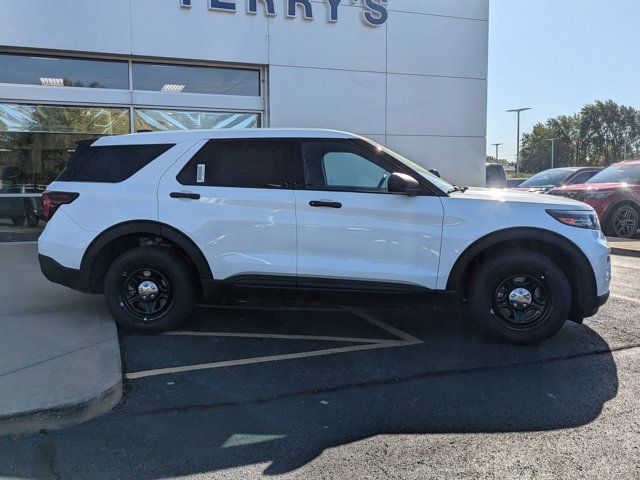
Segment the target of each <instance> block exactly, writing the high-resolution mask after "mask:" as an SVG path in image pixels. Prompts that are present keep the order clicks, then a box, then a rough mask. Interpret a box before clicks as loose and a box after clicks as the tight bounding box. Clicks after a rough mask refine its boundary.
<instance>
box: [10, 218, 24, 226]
mask: <svg viewBox="0 0 640 480" xmlns="http://www.w3.org/2000/svg"><path fill="white" fill-rule="evenodd" d="M11 222H12V223H13V225H14V226H16V227H22V226H23V225H24V222H25V218H24V216H19V217H11Z"/></svg>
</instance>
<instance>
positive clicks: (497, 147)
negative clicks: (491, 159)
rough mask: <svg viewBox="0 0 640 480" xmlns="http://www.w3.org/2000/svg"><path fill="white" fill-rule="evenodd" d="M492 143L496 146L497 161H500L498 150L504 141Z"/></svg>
mask: <svg viewBox="0 0 640 480" xmlns="http://www.w3.org/2000/svg"><path fill="white" fill-rule="evenodd" d="M491 145H493V146H494V147H496V163H498V160H500V157H499V156H498V151H499V148H500V145H502V143H492V144H491Z"/></svg>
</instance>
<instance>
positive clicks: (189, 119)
mask: <svg viewBox="0 0 640 480" xmlns="http://www.w3.org/2000/svg"><path fill="white" fill-rule="evenodd" d="M134 118H135V130H136V132H139V131H142V130H153V131H163V130H194V129H212V128H257V127H259V126H260V115H259V114H257V113H228V112H201V111H185V110H156V109H148V108H138V109H136V110H135V113H134Z"/></svg>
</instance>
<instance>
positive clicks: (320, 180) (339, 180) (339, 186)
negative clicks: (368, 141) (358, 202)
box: [302, 143, 391, 193]
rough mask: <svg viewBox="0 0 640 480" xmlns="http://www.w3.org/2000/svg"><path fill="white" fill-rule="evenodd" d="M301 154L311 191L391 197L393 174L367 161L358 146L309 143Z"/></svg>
mask: <svg viewBox="0 0 640 480" xmlns="http://www.w3.org/2000/svg"><path fill="white" fill-rule="evenodd" d="M302 154H303V161H304V167H305V177H306V181H307V188H309V189H314V190H318V189H320V190H336V191H347V192H370V193H388V189H387V182H388V180H389V176H390V175H391V173H390V172H388V171H387V170H385V169H384V168H382V167H380V166H379V165H377V164H375V163H373V162H372V161H371V160H369V159H367V158H365V157H364V155H366V153H365V152H362V154H361V153H360V152H359V149H358V148H357V146H356V145H354V146H353V148H351V146H349V145H345V144H333V145H328V144H324V145H322V144H319V143H318V144H315V143H307V144H305V145H303V149H302Z"/></svg>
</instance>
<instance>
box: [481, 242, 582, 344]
mask: <svg viewBox="0 0 640 480" xmlns="http://www.w3.org/2000/svg"><path fill="white" fill-rule="evenodd" d="M469 306H470V308H471V314H472V316H473V318H474V320H475V321H476V323H477V324H478V325H479V326H480V327H481V328H482V329H483V330H484V331H485V332H486V333H488V334H489V335H490V336H492V337H493V338H496V339H498V340H502V341H507V342H510V343H518V344H535V343H540V342H542V341H543V340H546V339H547V338H549V337H551V336H552V335H554V334H555V333H557V332H558V331H559V330H560V329H561V328H562V326H563V325H564V323H565V322H566V320H567V317H568V316H569V311H570V309H571V287H570V285H569V282H568V280H567V277H566V276H565V274H564V273H563V272H562V270H561V269H560V268H559V267H558V266H557V265H556V264H555V263H554V262H553V261H552V260H551V259H549V258H547V257H545V256H543V255H540V254H538V253H535V252H532V251H527V250H523V251H517V252H511V253H506V254H504V255H499V256H495V257H492V258H490V259H489V260H487V261H485V262H484V263H483V264H482V265H480V267H479V269H478V270H477V272H476V274H475V275H474V277H473V279H472V283H471V287H470V291H469Z"/></svg>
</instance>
